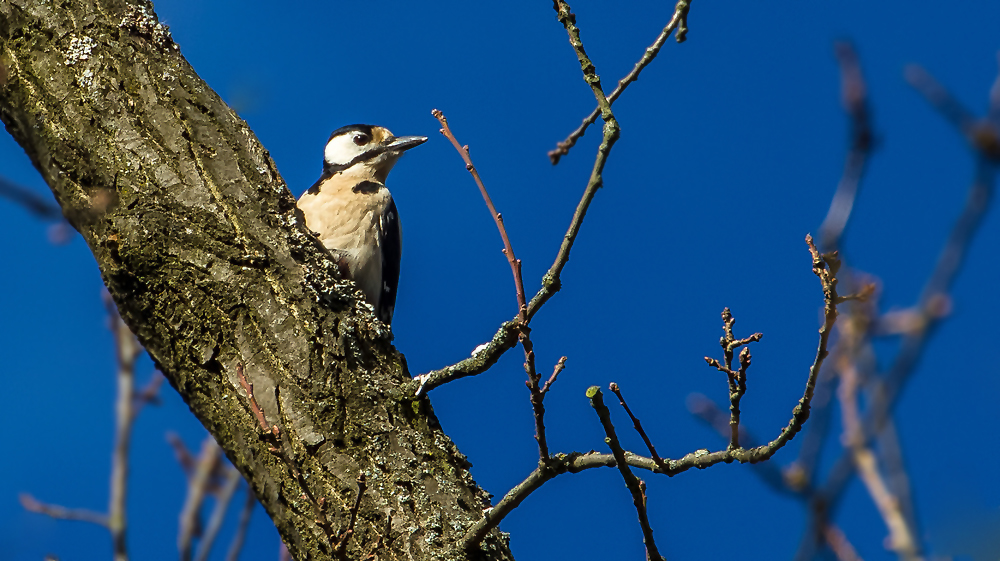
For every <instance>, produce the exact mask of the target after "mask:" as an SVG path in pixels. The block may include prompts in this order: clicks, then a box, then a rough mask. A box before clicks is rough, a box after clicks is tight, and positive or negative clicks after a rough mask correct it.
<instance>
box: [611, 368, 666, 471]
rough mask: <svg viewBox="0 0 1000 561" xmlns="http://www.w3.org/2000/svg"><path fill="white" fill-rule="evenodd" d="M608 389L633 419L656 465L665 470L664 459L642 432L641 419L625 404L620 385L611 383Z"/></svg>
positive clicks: (644, 432) (636, 430)
mask: <svg viewBox="0 0 1000 561" xmlns="http://www.w3.org/2000/svg"><path fill="white" fill-rule="evenodd" d="M608 389H609V390H611V391H612V392H613V393H614V394H615V395H616V396H618V403H619V404H620V405H621V406H622V409H624V410H625V412H626V413H628V417H629V418H630V419H632V427H633V428H635V432H637V433H639V436H641V437H642V441H643V442H645V443H646V449H647V450H649V455H650V457H652V458H653V461H654V462H656V465H658V466H660V469H663V467H664V465H663V459H662V458H660V456H659V455H658V454H657V453H656V448H655V447H654V446H653V442H652V441H651V440H649V436H647V435H646V431H644V430H642V423H640V422H639V419H638V418H637V417H636V416H635V415H633V414H632V410H631V409H629V407H628V404H626V403H625V397H624V396H623V395H622V391H621V388H619V387H618V384H616V383H614V382H611V384H610V385H609V386H608Z"/></svg>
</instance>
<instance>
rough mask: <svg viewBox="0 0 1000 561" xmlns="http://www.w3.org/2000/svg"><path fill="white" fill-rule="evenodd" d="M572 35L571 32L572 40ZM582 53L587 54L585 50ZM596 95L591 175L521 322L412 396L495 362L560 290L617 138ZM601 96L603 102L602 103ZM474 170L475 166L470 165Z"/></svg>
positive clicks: (432, 376)
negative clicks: (599, 116)
mask: <svg viewBox="0 0 1000 561" xmlns="http://www.w3.org/2000/svg"><path fill="white" fill-rule="evenodd" d="M567 12H568V10H567ZM564 25H565V24H564ZM574 28H575V26H574ZM576 35H577V41H579V32H577V33H576ZM572 36H573V35H572V33H571V34H570V37H571V40H572ZM581 48H582V46H581ZM583 56H584V57H586V54H585V53H584V55H583ZM588 62H589V61H588ZM583 70H584V76H585V79H587V81H588V83H589V81H590V79H591V78H589V77H588V76H591V77H593V79H597V76H596V74H595V72H594V69H593V65H590V67H589V74H587V72H588V67H587V66H583ZM595 97H597V100H598V106H599V107H607V110H608V113H607V116H608V118H607V119H606V121H605V126H604V138H603V139H602V141H601V145H600V146H599V147H598V149H597V157H596V158H595V160H594V167H593V170H592V171H591V174H590V178H589V180H588V181H587V186H586V188H584V191H583V195H582V196H581V198H580V202H579V203H577V206H576V210H575V211H574V212H573V218H572V219H571V220H570V224H569V228H568V229H567V230H566V234H565V235H564V236H563V241H562V243H561V244H560V246H559V251H558V253H557V254H556V258H555V261H554V262H553V263H552V266H551V267H549V270H548V271H547V272H546V273H545V275H543V276H542V286H541V288H539V290H538V292H537V293H536V294H535V296H534V297H532V298H531V301H529V302H528V307H527V312H526V313H525V314H524V317H523V321H520V320H521V319H522V317H521V314H520V313H519V314H518V317H517V318H516V319H515V320H513V321H508V322H506V323H504V324H503V325H501V326H500V328H499V329H498V330H497V332H496V334H495V335H494V336H493V339H492V340H491V341H490V342H489V343H487V344H486V346H485V347H484V348H482V349H479V348H477V351H476V352H474V353H473V355H472V356H471V357H469V358H466V359H464V360H462V361H460V362H458V363H457V364H454V365H452V366H448V367H446V368H442V369H439V370H433V371H431V372H428V373H427V374H423V375H420V376H418V377H417V378H416V379H415V380H414V381H413V382H412V387H413V394H414V395H417V396H420V395H423V394H425V393H427V392H429V391H430V390H432V389H434V388H436V387H438V386H441V385H442V384H446V383H448V382H450V381H452V380H457V379H459V378H464V377H467V376H475V375H478V374H482V373H483V372H486V371H487V370H488V369H489V368H490V367H491V366H493V365H494V364H496V362H497V360H499V359H500V357H501V356H502V355H503V354H504V353H505V352H507V351H508V350H510V349H512V348H514V347H515V346H516V345H517V338H518V335H519V333H520V332H519V330H518V325H519V324H521V323H525V322H530V321H531V319H532V318H533V317H534V316H535V314H536V313H537V312H538V310H540V309H541V307H542V306H543V305H544V304H545V302H547V301H548V300H549V298H552V296H553V295H555V293H556V292H559V289H560V288H561V287H562V280H561V278H560V275H561V274H562V270H563V268H564V267H565V266H566V263H567V262H568V261H569V256H570V251H571V250H572V249H573V244H574V242H575V241H576V237H577V235H579V233H580V228H581V226H582V225H583V220H584V218H585V217H586V216H587V209H589V208H590V203H591V202H593V200H594V196H595V195H597V190H598V189H600V188H601V187H603V185H604V178H603V175H602V174H603V172H604V166H605V164H606V163H607V159H608V156H609V155H610V153H611V148H612V147H613V146H614V144H615V142H616V141H617V140H618V135H619V130H620V128H619V126H618V122H617V121H616V120H615V119H614V115H613V114H611V106H610V104H609V103H608V101H607V99H606V98H604V96H603V92H601V90H600V83H599V80H598V87H597V90H596V91H595ZM602 99H603V104H602V103H601V100H602ZM602 111H603V110H602ZM456 143H457V141H456ZM460 153H463V154H464V156H467V155H468V153H467V152H466V151H465V150H460ZM464 156H463V159H464ZM473 169H475V168H474V167H473ZM491 212H493V211H491ZM494 215H495V213H494ZM511 255H512V253H511Z"/></svg>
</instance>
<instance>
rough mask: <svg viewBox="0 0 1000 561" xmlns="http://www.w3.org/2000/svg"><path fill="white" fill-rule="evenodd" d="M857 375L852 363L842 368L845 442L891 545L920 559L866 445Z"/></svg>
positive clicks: (905, 522) (912, 539)
mask: <svg viewBox="0 0 1000 561" xmlns="http://www.w3.org/2000/svg"><path fill="white" fill-rule="evenodd" d="M858 378H859V376H858V372H857V369H856V368H854V367H853V365H851V366H847V367H845V368H842V369H840V380H841V382H840V389H839V392H838V394H839V397H840V405H841V415H842V417H843V423H844V439H843V442H844V443H845V444H846V447H847V448H848V450H850V453H851V455H852V457H853V459H854V465H855V468H856V469H857V471H858V476H859V478H860V479H861V482H862V483H864V485H865V488H866V489H867V490H868V494H869V495H870V496H871V498H872V501H874V503H875V506H876V508H878V511H879V514H880V515H881V516H882V520H883V521H885V524H886V526H887V527H888V529H889V539H888V543H887V545H888V548H889V549H891V550H893V551H895V552H896V553H897V554H899V555H900V557H902V558H903V559H910V560H913V559H917V558H918V557H919V551H920V548H919V545H918V543H917V539H916V536H914V534H913V529H912V528H910V526H909V524H908V523H907V521H906V516H905V515H904V514H903V511H902V510H901V509H900V503H899V501H898V500H897V499H896V497H894V496H893V494H892V492H891V491H890V490H889V487H888V485H887V484H886V482H885V478H883V477H882V474H881V472H880V471H879V468H878V460H877V459H876V457H875V453H874V452H873V451H872V449H871V448H870V447H869V446H867V445H866V444H865V438H864V434H863V428H862V426H861V414H860V410H859V404H858V386H859V385H860V380H859V379H858Z"/></svg>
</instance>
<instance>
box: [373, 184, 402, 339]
mask: <svg viewBox="0 0 1000 561" xmlns="http://www.w3.org/2000/svg"><path fill="white" fill-rule="evenodd" d="M378 226H379V228H378V243H379V247H380V248H381V250H382V251H381V253H382V294H381V297H380V298H379V300H378V310H377V313H378V317H379V319H381V320H382V321H383V322H385V323H386V324H391V323H392V312H393V309H394V308H395V307H396V288H397V286H398V285H399V262H400V259H402V257H403V230H402V224H401V223H400V221H399V213H398V212H397V211H396V202H395V201H393V200H392V198H390V199H389V204H388V205H386V207H385V210H384V211H383V212H382V216H381V217H379V222H378Z"/></svg>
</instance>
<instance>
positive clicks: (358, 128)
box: [323, 125, 427, 183]
mask: <svg viewBox="0 0 1000 561" xmlns="http://www.w3.org/2000/svg"><path fill="white" fill-rule="evenodd" d="M426 141H427V137H426V136H399V137H397V136H393V134H392V133H391V132H389V129H387V128H385V127H376V126H372V125H347V126H346V127H340V128H339V129H337V130H335V131H333V134H331V135H330V140H328V141H327V142H326V149H325V150H324V151H323V169H324V171H326V172H327V173H330V174H338V173H342V174H345V175H358V176H363V177H366V178H367V177H371V178H373V179H375V180H376V181H379V182H381V183H385V178H386V176H388V175H389V170H391V169H392V166H393V165H395V163H396V160H398V159H399V157H400V156H402V155H403V152H405V151H406V150H409V149H410V148H413V147H414V146H419V145H421V144H423V143H424V142H426Z"/></svg>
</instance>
